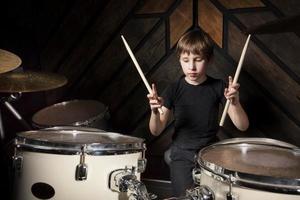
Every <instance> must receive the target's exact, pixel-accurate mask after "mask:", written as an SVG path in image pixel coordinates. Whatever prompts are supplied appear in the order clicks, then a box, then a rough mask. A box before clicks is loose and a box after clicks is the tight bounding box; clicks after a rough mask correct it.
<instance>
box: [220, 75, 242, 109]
mask: <svg viewBox="0 0 300 200" xmlns="http://www.w3.org/2000/svg"><path fill="white" fill-rule="evenodd" d="M228 80H229V84H228V88H225V91H224V96H225V97H226V99H229V100H230V103H231V104H233V105H236V104H238V103H239V102H240V100H239V88H240V84H238V83H235V84H234V83H232V77H231V76H229V77H228Z"/></svg>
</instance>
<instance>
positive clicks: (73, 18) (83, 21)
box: [41, 0, 105, 71]
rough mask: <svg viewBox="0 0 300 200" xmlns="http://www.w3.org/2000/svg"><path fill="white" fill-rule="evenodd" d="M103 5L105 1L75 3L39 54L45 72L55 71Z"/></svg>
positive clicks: (88, 0)
mask: <svg viewBox="0 0 300 200" xmlns="http://www.w3.org/2000/svg"><path fill="white" fill-rule="evenodd" d="M104 5H105V1H93V0H87V1H84V3H83V2H82V1H76V2H75V5H74V6H73V7H72V10H71V11H70V13H69V15H68V16H67V17H66V18H65V20H64V21H63V23H62V24H61V26H60V27H59V28H58V30H57V31H56V32H55V33H54V35H53V36H52V37H51V40H50V41H49V42H48V44H47V46H46V47H45V48H44V50H43V51H42V52H41V64H42V66H43V68H44V69H45V70H47V71H55V70H56V69H58V68H59V67H60V66H59V65H60V64H61V63H60V62H61V61H62V59H64V58H65V56H67V54H68V53H69V51H70V49H71V48H72V47H73V46H74V45H75V46H76V42H78V39H79V38H80V36H81V34H82V33H84V31H86V30H85V29H86V28H87V25H88V23H89V22H90V20H92V18H93V17H95V14H97V12H98V11H99V8H102V7H103V6H104Z"/></svg>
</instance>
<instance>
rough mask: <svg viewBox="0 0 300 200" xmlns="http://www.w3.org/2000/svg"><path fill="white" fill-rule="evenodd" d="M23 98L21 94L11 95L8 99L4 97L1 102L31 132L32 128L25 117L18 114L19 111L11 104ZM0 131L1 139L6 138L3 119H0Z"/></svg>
mask: <svg viewBox="0 0 300 200" xmlns="http://www.w3.org/2000/svg"><path fill="white" fill-rule="evenodd" d="M21 96H22V93H21V92H17V93H13V94H10V95H9V96H7V97H2V98H1V99H0V102H1V103H2V104H4V105H5V106H6V107H7V108H8V110H9V111H10V112H11V113H12V114H13V116H14V117H15V118H16V119H17V120H19V121H20V122H21V124H22V125H23V126H24V128H26V130H31V129H32V128H31V126H30V125H29V124H28V123H27V122H26V121H25V120H24V119H23V117H22V116H21V115H20V114H19V113H18V111H17V110H16V109H15V108H14V107H13V106H12V104H11V102H15V101H17V100H18V99H20V98H21ZM0 131H1V139H2V140H3V139H4V138H5V136H4V129H3V124H2V118H1V117H0Z"/></svg>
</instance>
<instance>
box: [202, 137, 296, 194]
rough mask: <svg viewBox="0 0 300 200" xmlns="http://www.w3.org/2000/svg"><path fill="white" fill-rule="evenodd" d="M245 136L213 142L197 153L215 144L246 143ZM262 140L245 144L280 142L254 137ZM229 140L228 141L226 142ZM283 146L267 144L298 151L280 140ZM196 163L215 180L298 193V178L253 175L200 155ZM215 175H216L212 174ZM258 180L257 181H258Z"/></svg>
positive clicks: (279, 191) (267, 189)
mask: <svg viewBox="0 0 300 200" xmlns="http://www.w3.org/2000/svg"><path fill="white" fill-rule="evenodd" d="M246 139H247V138H234V139H232V142H233V143H230V140H231V139H227V141H225V142H222V141H221V142H218V143H215V144H212V145H210V146H207V147H204V148H203V149H201V150H200V151H199V154H198V155H201V154H203V152H205V151H207V150H209V149H211V148H215V147H217V146H226V145H228V144H236V143H239V144H244V143H246ZM252 139H253V138H252ZM255 139H260V140H263V142H262V143H260V144H257V143H254V142H255V141H254V140H252V141H251V142H252V143H251V142H250V143H247V144H253V143H254V144H256V145H266V144H267V143H266V142H268V141H272V142H274V141H276V142H281V141H278V140H274V139H269V138H255ZM226 142H229V143H226ZM282 144H283V146H280V145H276V144H269V143H268V145H269V146H277V147H280V148H284V149H291V150H296V151H299V152H300V148H298V147H297V146H294V145H292V144H289V143H285V142H282ZM197 161H198V164H199V165H200V167H201V169H203V170H206V171H208V172H209V173H206V174H207V175H209V176H211V177H212V178H214V179H216V180H220V177H221V178H222V179H223V180H224V181H226V182H227V183H229V182H233V184H234V185H237V186H241V187H246V188H253V189H258V190H263V191H270V192H276V193H284V194H297V195H299V194H300V179H289V178H278V177H271V176H262V175H255V174H249V173H244V172H239V171H233V170H229V169H227V168H225V167H222V166H219V165H216V164H214V163H211V162H208V161H205V160H203V159H202V158H201V156H198V159H197ZM213 174H214V175H217V176H218V177H216V176H214V175H213ZM230 180H231V181H230ZM258 180H259V181H258ZM276 182H280V183H281V184H276ZM282 182H283V183H284V182H286V183H289V184H282Z"/></svg>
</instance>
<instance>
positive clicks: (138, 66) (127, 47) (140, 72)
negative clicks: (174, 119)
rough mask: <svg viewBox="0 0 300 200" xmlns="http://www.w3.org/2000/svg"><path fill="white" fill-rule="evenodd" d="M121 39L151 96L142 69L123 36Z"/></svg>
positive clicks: (161, 111) (161, 112)
mask: <svg viewBox="0 0 300 200" xmlns="http://www.w3.org/2000/svg"><path fill="white" fill-rule="evenodd" d="M121 38H122V40H123V43H124V45H125V47H126V49H127V51H128V53H129V55H130V57H131V60H132V61H133V63H134V65H135V67H136V69H137V71H138V72H139V74H140V76H141V78H142V80H143V82H144V84H145V86H146V88H147V90H148V92H149V93H150V94H152V89H151V87H150V85H149V83H148V81H147V79H146V77H145V75H144V73H143V71H142V69H141V67H140V65H139V63H138V62H137V60H136V58H135V56H134V54H133V53H132V51H131V49H130V47H129V45H128V43H127V42H126V40H125V38H124V36H123V35H121ZM158 111H159V113H160V114H163V113H164V112H163V110H162V109H161V108H158Z"/></svg>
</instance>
